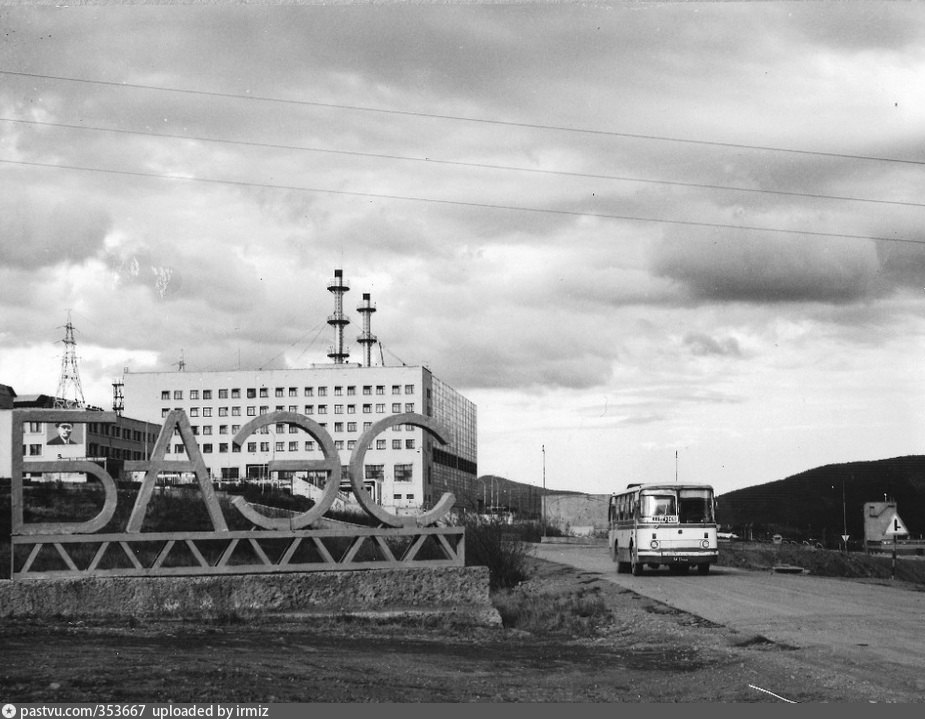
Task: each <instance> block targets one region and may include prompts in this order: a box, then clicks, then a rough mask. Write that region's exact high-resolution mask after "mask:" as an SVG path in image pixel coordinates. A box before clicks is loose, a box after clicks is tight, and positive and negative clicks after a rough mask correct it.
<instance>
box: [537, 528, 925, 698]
mask: <svg viewBox="0 0 925 719" xmlns="http://www.w3.org/2000/svg"><path fill="white" fill-rule="evenodd" d="M532 546H533V547H534V548H535V556H537V557H538V558H541V559H547V560H550V561H553V562H559V563H560V564H567V565H571V566H574V567H577V568H579V569H582V570H586V571H590V572H599V573H601V574H602V575H603V576H604V578H606V579H607V580H608V581H611V582H614V583H616V584H619V585H622V586H624V587H626V588H628V589H631V590H632V591H634V592H637V593H639V594H642V595H644V596H647V597H650V598H652V599H656V600H658V601H660V602H664V603H665V604H668V605H670V606H673V607H675V608H677V609H681V610H683V611H686V612H689V613H691V614H694V615H697V616H699V617H703V618H704V619H708V620H710V621H711V622H716V623H717V624H722V625H725V626H727V627H730V628H733V629H735V630H737V631H739V632H743V633H751V634H758V635H761V636H763V637H766V638H767V639H770V640H773V641H775V642H779V643H782V644H788V645H791V646H795V647H801V648H814V649H822V650H825V651H830V652H831V653H832V654H833V655H836V656H838V657H839V658H840V659H841V660H847V661H850V662H851V663H855V662H857V663H861V664H863V665H865V666H871V667H878V669H880V670H882V669H883V668H884V663H885V662H889V663H891V664H892V665H893V667H894V668H895V669H896V670H898V671H902V672H904V673H906V672H911V673H914V674H916V675H917V676H919V677H921V678H922V682H921V686H920V688H921V689H922V690H923V691H925V592H920V591H910V590H909V589H901V588H897V587H891V586H883V585H880V584H867V583H861V582H854V581H849V580H843V579H829V578H826V577H814V576H810V575H797V574H778V573H774V572H770V571H767V572H765V571H749V570H742V569H735V568H732V567H715V566H714V567H712V568H711V571H710V574H709V575H707V576H701V575H699V574H696V573H695V574H689V575H678V576H672V575H669V574H668V573H667V571H664V570H659V571H652V570H647V571H646V573H645V574H644V575H643V576H641V577H634V576H632V575H630V574H617V572H616V565H615V564H614V563H613V562H612V561H611V560H610V557H609V555H608V552H607V547H606V546H604V545H603V544H600V545H563V544H535V545H532ZM833 658H834V657H833ZM917 683H918V682H917Z"/></svg>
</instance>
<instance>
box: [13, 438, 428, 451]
mask: <svg viewBox="0 0 925 719" xmlns="http://www.w3.org/2000/svg"><path fill="white" fill-rule="evenodd" d="M270 444H271V442H248V443H247V451H248V452H249V453H254V452H257V451H258V449H257V448H258V446H259V447H260V449H259V451H260V452H269V451H270ZM272 444H273V451H274V452H287V451H288V452H299V451H300V448H299V442H297V441H292V442H272ZM356 444H357V441H356V440H355V439H351V440H348V441H347V442H346V443H344V441H343V440H341V439H336V440H334V449H349V450H352V449H354V448H355V447H356ZM30 446H37V447H39V448H41V445H30ZM414 447H415V443H414V440H413V439H405V440H401V439H393V440H392V449H414ZM214 448H215V445H214V444H212V443H210V442H205V443H203V444H202V445H200V450H201V451H202V453H203V454H212V451H213V449H214ZM387 448H388V440H385V439H377V440H376V446H375V447H373V446H372V445H370V446H369V449H370V450H372V449H380V450H383V449H387ZM315 449H316V446H315V443H314V442H312V441H311V440H307V441H305V442H304V443H303V445H302V450H304V451H305V452H314V451H315ZM319 449H320V448H319ZM185 451H186V448H185V446H184V445H183V444H182V443H177V444H175V445H174V446H173V452H174V454H183V453H184V452H185ZM218 451H219V452H220V453H226V452H240V451H241V449H240V447H236V446H235V445H234V444H233V443H231V442H219V443H218ZM39 454H41V452H39ZM167 454H170V447H169V446H168V447H167Z"/></svg>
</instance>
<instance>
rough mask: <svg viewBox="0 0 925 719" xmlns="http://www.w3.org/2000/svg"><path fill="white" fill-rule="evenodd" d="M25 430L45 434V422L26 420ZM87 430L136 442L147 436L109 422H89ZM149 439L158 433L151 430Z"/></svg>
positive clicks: (28, 432) (151, 439) (152, 439)
mask: <svg viewBox="0 0 925 719" xmlns="http://www.w3.org/2000/svg"><path fill="white" fill-rule="evenodd" d="M23 432H24V433H26V434H44V433H45V423H44V422H26V423H25V424H24V425H23ZM87 432H88V433H90V434H101V435H103V436H104V437H113V438H114V439H127V440H132V441H135V442H141V441H142V440H143V439H144V437H145V433H144V432H142V431H140V430H137V429H131V428H129V427H119V426H117V425H114V424H109V423H107V422H87ZM147 439H148V441H149V442H152V443H153V442H154V440H155V439H156V435H155V434H152V433H150V432H149V433H148V437H147Z"/></svg>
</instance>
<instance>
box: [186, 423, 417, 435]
mask: <svg viewBox="0 0 925 719" xmlns="http://www.w3.org/2000/svg"><path fill="white" fill-rule="evenodd" d="M287 426H288V427H289V434H297V433H299V432H300V431H302V430H301V429H300V428H299V427H298V426H296V425H294V424H287V423H286V422H277V423H276V430H275V433H276V434H283V433H284V432H285V431H286V427H287ZM318 426H319V427H321V428H322V429H325V430H326V429H327V428H328V424H327V422H319V423H318ZM372 426H373V423H372V422H364V423H363V431H364V432H365V431H366V430H368V429H369V428H370V427H372ZM345 428H346V431H347V432H350V433H356V432H357V431H358V428H359V425H358V424H357V423H356V422H335V423H334V432H335V434H340V433H343V432H344V431H345ZM402 428H404V429H405V430H406V431H408V432H413V431H414V429H415V427H414V425H412V424H395V425H392V431H393V432H401V431H402ZM190 429H192V430H193V434H195V435H197V436H198V435H200V434H202V435H205V436H209V435H211V434H212V429H213V426H212V425H211V424H204V425H202V426H201V427H200V425H198V424H191V425H190ZM240 429H241V425H239V424H232V425H228V424H220V425H219V426H218V433H219V434H237V432H238V430H240ZM229 430H230V431H229ZM269 433H270V428H269V427H266V426H264V427H258V428H257V430H256V432H255V434H269ZM174 434H179V430H174Z"/></svg>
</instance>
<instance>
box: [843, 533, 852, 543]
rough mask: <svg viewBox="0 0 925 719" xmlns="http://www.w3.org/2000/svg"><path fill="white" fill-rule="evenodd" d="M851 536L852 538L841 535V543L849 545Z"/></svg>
mask: <svg viewBox="0 0 925 719" xmlns="http://www.w3.org/2000/svg"><path fill="white" fill-rule="evenodd" d="M850 536H851V535H850V534H843V535H841V541H843V542H844V543H845V544H848V537H850Z"/></svg>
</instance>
